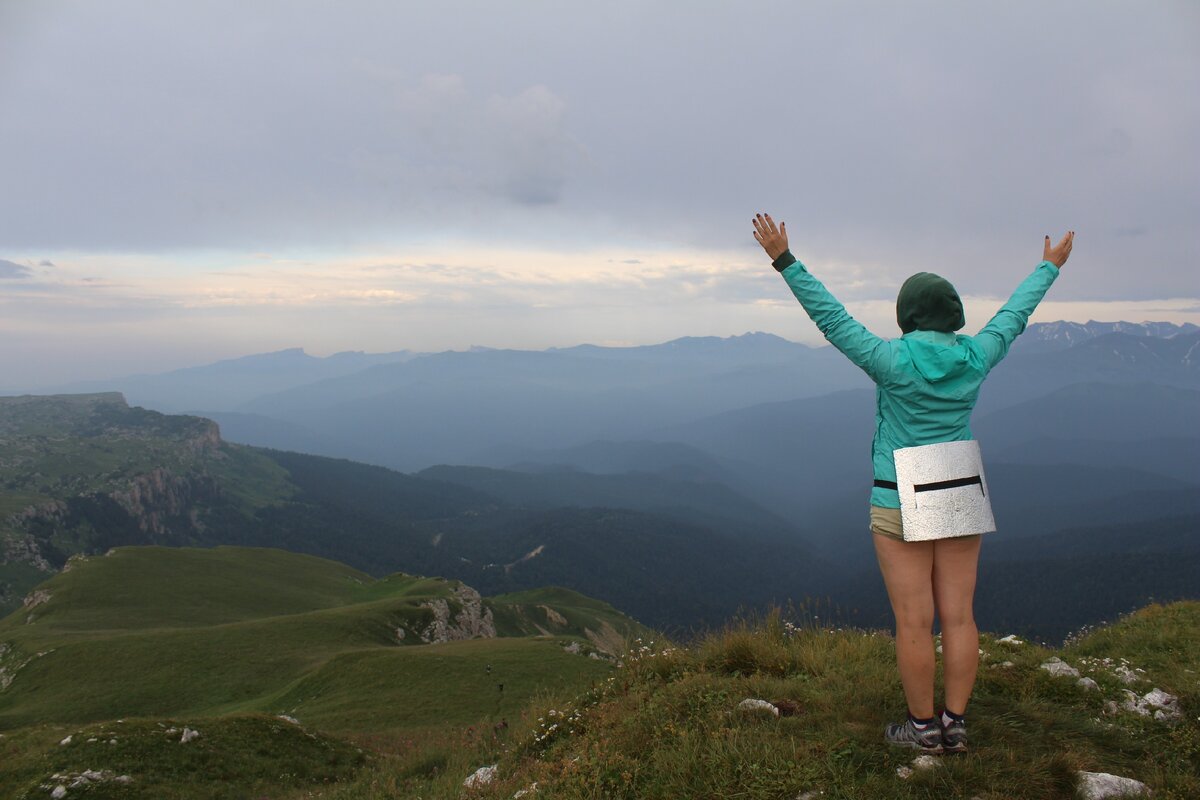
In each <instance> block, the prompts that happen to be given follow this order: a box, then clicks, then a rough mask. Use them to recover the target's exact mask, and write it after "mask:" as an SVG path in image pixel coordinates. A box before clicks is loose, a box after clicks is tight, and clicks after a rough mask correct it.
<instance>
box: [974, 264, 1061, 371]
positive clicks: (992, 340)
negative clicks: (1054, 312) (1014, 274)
mask: <svg viewBox="0 0 1200 800" xmlns="http://www.w3.org/2000/svg"><path fill="white" fill-rule="evenodd" d="M1057 277H1058V267H1056V266H1054V265H1053V264H1051V263H1050V262H1049V261H1043V262H1042V263H1040V264H1038V265H1037V267H1036V268H1035V269H1034V270H1033V274H1032V275H1030V276H1029V277H1028V278H1026V279H1025V280H1023V281H1021V285H1020V286H1018V287H1017V290H1016V291H1015V292H1013V295H1012V297H1010V298H1009V299H1008V302H1007V303H1005V304H1004V306H1003V307H1002V308H1001V309H1000V310H999V311H997V312H996V316H994V317H992V319H991V320H990V321H989V322H988V324H987V325H984V326H983V330H981V331H979V333H978V334H976V335H975V343H976V344H978V345H979V348H980V350H982V352H983V356H984V362H985V364H986V365H987V369H988V371H991V369H992V367H994V366H996V365H997V364H999V363H1000V360H1001V359H1003V358H1004V356H1006V355H1007V354H1008V348H1009V347H1010V346H1011V345H1012V343H1013V340H1014V339H1016V338H1017V336H1019V335H1020V334H1021V332H1022V331H1024V330H1025V323H1026V322H1028V321H1029V315H1030V314H1032V313H1033V310H1034V309H1035V308H1037V305H1038V303H1040V302H1041V301H1042V297H1044V296H1045V294H1046V291H1047V290H1048V289H1049V288H1050V285H1051V284H1052V283H1054V279H1055V278H1057Z"/></svg>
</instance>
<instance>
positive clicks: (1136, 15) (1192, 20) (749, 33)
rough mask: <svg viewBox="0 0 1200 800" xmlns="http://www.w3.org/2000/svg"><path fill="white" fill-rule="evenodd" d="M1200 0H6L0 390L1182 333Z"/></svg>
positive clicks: (0, 30) (1195, 299)
mask: <svg viewBox="0 0 1200 800" xmlns="http://www.w3.org/2000/svg"><path fill="white" fill-rule="evenodd" d="M1197 141H1200V4H1196V3H1192V2H1156V3H1139V4H1134V3H1119V2H1050V3H1043V2H1019V1H1018V2H979V3H969V4H968V3H957V2H954V3H952V2H940V3H934V2H908V3H888V2H844V3H832V2H822V3H816V2H737V3H733V2H728V3H725V2H722V3H716V2H703V0H691V1H690V2H665V1H664V2H654V3H650V2H623V0H610V1H609V2H605V3H574V2H550V1H549V0H547V1H545V2H542V1H535V0H529V1H528V2H517V1H515V0H514V2H508V3H495V2H457V1H456V0H443V2H438V3H426V4H416V3H410V2H354V0H343V1H342V2H321V3H318V2H303V0H292V1H290V2H254V1H253V0H238V2H225V1H224V0H208V1H207V2H204V3H195V2H173V1H171V0H147V1H146V2H128V1H127V0H106V2H104V3H96V2H86V1H84V2H58V1H57V0H38V2H25V0H0V337H2V338H0V341H2V342H3V345H0V391H27V390H36V389H38V388H40V387H46V386H54V385H61V384H65V383H69V382H71V381H74V380H85V379H93V378H106V377H114V376H118V375H123V374H129V373H135V372H157V371H164V370H168V369H173V368H178V367H183V366H191V365H196V364H202V363H207V362H210V361H213V360H217V359H219V358H227V357H234V356H240V355H245V354H249V353H256V352H267V351H272V350H278V349H283V348H288V347H303V348H305V349H306V350H307V351H308V352H310V353H313V354H316V355H326V354H329V353H333V352H337V351H342V350H365V351H369V352H384V351H393V350H402V349H407V350H416V351H437V350H445V349H464V348H466V347H469V346H472V345H480V346H489V347H519V348H535V349H541V348H546V347H553V346H570V345H574V344H578V343H581V342H591V343H597V344H610V345H621V344H646V343H653V342H661V341H666V340H669V339H672V338H675V337H679V336H687V335H697V336H698V335H719V336H729V335H735V334H740V333H744V332H746V331H768V332H771V333H775V334H778V335H780V336H783V337H785V338H788V339H792V340H795V341H803V342H806V343H811V344H817V343H820V342H821V337H820V334H819V332H817V331H816V329H815V327H814V326H813V325H812V323H811V322H810V321H808V319H807V318H806V317H805V316H804V314H803V311H802V309H801V308H800V307H799V306H798V305H797V304H796V302H795V300H794V299H793V298H792V297H791V295H790V292H789V291H788V290H787V287H786V286H785V285H784V283H783V281H782V280H781V279H780V278H779V277H778V276H777V275H776V274H775V272H774V271H773V270H772V269H771V267H770V264H769V262H768V260H767V259H766V258H765V256H764V255H763V254H762V251H761V249H760V248H759V247H758V245H757V244H756V243H755V241H754V239H753V237H752V236H751V231H752V228H751V225H750V220H751V217H752V216H753V214H754V213H755V212H757V211H768V212H770V213H772V214H773V215H774V216H775V218H776V219H781V220H785V221H787V223H788V231H789V234H790V243H791V249H792V250H793V252H794V253H795V254H796V255H797V256H798V257H799V258H800V259H801V260H802V261H804V262H805V264H806V265H807V266H808V267H809V269H810V270H811V271H812V272H813V274H815V275H816V276H817V277H818V278H820V279H821V280H822V281H824V282H825V283H826V284H827V285H828V286H829V287H830V289H831V290H832V291H834V293H835V294H836V295H837V296H838V297H839V298H841V299H842V300H843V301H844V302H845V303H846V305H847V307H848V308H849V309H850V311H851V313H853V314H854V315H855V316H856V317H858V318H859V319H861V320H862V321H863V322H864V323H866V324H867V325H868V326H869V327H870V328H871V329H872V330H874V331H876V332H877V333H879V334H880V335H883V336H895V335H898V334H899V331H898V330H897V328H896V323H895V314H894V299H895V294H896V290H897V289H898V287H899V285H900V284H901V283H902V282H903V280H904V278H905V277H907V276H908V275H909V274H911V273H913V272H917V271H922V270H927V271H934V272H938V273H940V274H943V275H945V276H946V277H948V278H950V280H952V281H953V282H954V283H955V285H956V286H957V287H958V288H959V290H960V292H961V293H962V295H963V296H964V300H965V302H966V305H967V315H968V316H967V329H966V332H973V331H974V330H977V329H978V328H979V327H982V325H983V324H984V323H985V322H986V320H987V317H988V316H990V314H991V313H993V312H994V311H995V310H996V309H997V308H998V307H999V306H1000V305H1001V304H1002V303H1003V301H1004V299H1005V298H1006V297H1007V294H1008V293H1009V292H1011V291H1012V289H1013V288H1014V287H1015V286H1016V284H1017V283H1018V282H1019V281H1020V280H1021V279H1022V278H1023V277H1024V276H1025V275H1026V274H1027V273H1028V272H1029V271H1031V270H1032V268H1033V267H1034V266H1035V265H1036V264H1037V263H1038V261H1039V260H1040V258H1041V254H1042V242H1043V236H1044V235H1046V234H1050V235H1052V236H1053V237H1055V238H1057V237H1058V236H1060V235H1061V234H1062V233H1063V232H1064V231H1066V230H1068V229H1071V230H1074V231H1076V242H1075V248H1074V252H1073V254H1072V256H1071V260H1070V262H1069V263H1068V264H1067V266H1066V268H1065V269H1064V270H1063V274H1062V276H1061V277H1060V279H1059V280H1058V282H1057V283H1056V284H1055V285H1054V287H1053V288H1052V290H1051V292H1050V294H1049V295H1048V297H1047V300H1046V301H1045V302H1044V303H1043V306H1042V307H1041V308H1039V310H1038V312H1037V314H1036V315H1035V317H1034V320H1035V321H1039V320H1040V321H1048V320H1054V319H1072V320H1076V321H1086V320H1088V319H1100V320H1117V319H1125V320H1130V321H1134V322H1140V321H1145V320H1167V321H1173V322H1196V323H1200V280H1198V279H1197V274H1198V273H1197V264H1198V257H1200V235H1198V234H1197V225H1196V223H1197V221H1198V220H1200V156H1197V148H1196V146H1195V142H1197Z"/></svg>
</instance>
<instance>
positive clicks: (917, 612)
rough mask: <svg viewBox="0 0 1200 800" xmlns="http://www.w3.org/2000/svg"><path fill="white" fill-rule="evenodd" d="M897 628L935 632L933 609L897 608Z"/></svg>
mask: <svg viewBox="0 0 1200 800" xmlns="http://www.w3.org/2000/svg"><path fill="white" fill-rule="evenodd" d="M896 628H897V630H903V631H908V632H911V633H929V634H932V633H933V611H932V610H929V611H926V610H925V609H897V610H896Z"/></svg>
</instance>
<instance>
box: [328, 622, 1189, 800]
mask: <svg viewBox="0 0 1200 800" xmlns="http://www.w3.org/2000/svg"><path fill="white" fill-rule="evenodd" d="M981 645H982V648H983V650H984V653H985V655H984V657H983V661H982V663H981V667H980V671H979V678H978V681H977V684H976V689H975V694H974V696H973V699H972V703H971V707H970V709H969V710H968V718H969V724H970V733H971V748H972V749H971V752H970V753H968V754H967V755H963V756H946V757H942V758H941V759H939V764H940V766H939V767H937V768H935V769H932V770H929V771H918V772H916V773H915V774H914V775H913V776H912V777H911V778H909V779H901V778H899V777H898V776H897V772H896V770H897V767H900V766H905V765H908V764H910V762H911V761H912V759H913V756H914V755H915V753H914V752H913V751H911V750H902V749H900V750H896V749H890V748H889V747H888V746H886V745H885V744H884V742H883V741H882V736H881V734H882V730H883V727H884V725H885V724H886V723H888V722H890V721H893V720H895V719H898V718H900V717H902V715H903V713H904V701H903V695H902V692H901V690H900V686H899V679H898V677H897V674H896V671H895V649H894V644H893V641H892V639H891V637H890V636H887V635H885V634H881V633H871V632H867V631H860V630H828V629H813V628H807V629H800V630H799V631H797V632H795V633H790V632H788V631H787V630H786V629H785V628H784V626H782V625H781V624H779V621H778V619H770V618H768V620H766V621H765V622H764V623H762V624H756V625H746V626H734V627H731V628H730V629H728V630H726V631H725V632H723V633H720V634H714V635H713V636H711V637H710V638H708V639H707V640H705V641H703V642H700V643H698V644H697V645H696V646H694V647H692V648H689V649H686V650H679V649H671V648H661V645H660V646H652V647H649V648H648V649H647V650H645V651H643V652H642V654H641V655H640V656H636V655H635V657H633V658H631V659H630V660H629V662H628V663H627V665H626V666H625V667H624V668H623V669H621V670H620V671H618V673H617V674H616V675H614V676H613V679H612V680H611V681H607V682H605V684H603V686H602V688H600V689H599V690H596V691H592V692H589V693H585V694H583V695H580V696H578V697H577V698H576V699H575V700H574V701H572V702H571V703H569V704H557V705H554V704H552V703H550V702H546V703H542V704H539V705H536V706H534V707H533V708H532V709H531V713H530V714H529V715H527V717H528V722H527V723H525V724H523V725H522V726H521V727H520V729H518V730H515V731H514V739H513V741H512V743H511V745H504V746H489V747H483V748H478V749H476V750H475V751H473V752H470V751H464V752H462V753H459V754H452V753H446V752H442V753H440V755H439V754H438V752H437V751H434V752H433V753H428V752H427V753H424V754H422V755H419V756H418V755H412V756H409V757H407V758H402V759H399V760H397V761H393V762H387V763H384V764H381V765H380V766H379V767H378V768H377V769H374V770H372V771H371V772H370V773H369V774H370V782H367V781H366V780H363V779H360V780H357V781H355V782H353V783H351V784H350V785H347V786H343V787H340V788H335V789H331V790H330V791H329V792H327V793H321V794H320V795H318V796H320V797H324V798H329V800H349V799H350V798H355V800H360V799H365V800H375V799H376V798H384V797H394V796H402V797H423V798H459V797H462V796H464V793H463V789H462V780H463V778H464V777H465V776H466V775H469V774H470V773H471V772H472V771H474V770H475V769H476V768H477V767H479V766H481V765H484V764H493V763H498V764H499V778H498V780H497V781H496V782H495V783H494V784H492V785H490V786H487V787H483V788H479V789H475V790H473V791H470V792H467V793H466V795H465V796H468V797H471V798H480V799H483V798H489V799H493V798H494V799H495V800H499V799H500V798H506V799H507V798H510V797H512V796H513V795H514V793H515V792H516V791H518V790H520V789H523V788H527V787H529V786H530V785H531V784H532V783H533V782H535V781H536V782H537V784H538V795H537V796H546V797H554V798H564V799H565V800H573V799H574V798H601V797H603V798H631V799H632V798H639V799H641V798H644V799H646V800H651V799H653V798H664V800H665V798H681V797H688V798H745V799H746V800H753V799H755V798H762V799H763V800H768V799H770V800H777V799H778V798H793V797H796V796H797V795H798V794H800V793H802V792H806V791H810V790H820V791H821V792H823V794H822V795H821V797H822V799H823V800H824V798H831V799H832V798H864V799H865V798H939V799H940V798H964V800H965V799H966V798H975V797H978V798H982V799H983V800H1000V799H1001V798H1004V800H1011V799H1020V798H1029V799H1030V800H1033V799H1035V798H1036V799H1037V800H1042V799H1043V798H1074V797H1075V796H1076V795H1075V791H1076V784H1077V777H1076V771H1077V770H1087V771H1094V772H1109V773H1114V774H1118V775H1123V776H1128V777H1132V778H1136V779H1139V780H1142V781H1144V782H1145V783H1147V784H1148V785H1150V787H1151V788H1152V789H1153V790H1154V792H1155V797H1158V798H1170V799H1173V800H1184V798H1194V797H1198V796H1200V769H1198V767H1197V765H1198V764H1200V721H1198V713H1200V681H1198V673H1200V603H1195V602H1182V603H1175V604H1171V605H1168V606H1149V607H1147V608H1145V609H1142V610H1141V611H1139V612H1137V613H1135V614H1133V615H1131V616H1129V617H1127V618H1125V619H1123V620H1121V621H1120V622H1118V623H1116V624H1114V625H1112V626H1109V627H1107V628H1104V629H1101V630H1098V631H1095V632H1092V633H1090V634H1088V635H1086V636H1082V637H1080V638H1078V639H1077V640H1075V641H1073V642H1071V643H1070V644H1069V645H1068V646H1067V647H1065V648H1063V649H1060V650H1052V649H1045V648H1041V647H1038V646H1036V645H1030V644H1024V645H1018V646H1012V645H1006V644H1001V643H999V642H998V641H997V638H996V637H993V636H989V635H985V636H984V637H983V641H982V642H981ZM1053 655H1058V656H1059V657H1061V658H1063V659H1064V660H1066V661H1067V662H1068V663H1071V664H1072V665H1074V666H1076V667H1078V668H1080V669H1081V671H1082V672H1083V674H1084V675H1090V676H1091V677H1093V678H1094V679H1095V680H1096V681H1097V682H1098V683H1099V685H1100V690H1099V691H1091V692H1089V691H1087V690H1085V689H1084V688H1081V687H1079V686H1077V685H1076V683H1075V680H1074V679H1071V678H1060V677H1054V676H1051V675H1050V674H1049V673H1047V672H1046V671H1044V670H1042V669H1040V668H1039V665H1040V664H1041V663H1043V662H1044V661H1045V660H1046V659H1048V658H1049V657H1051V656H1053ZM1104 658H1108V659H1111V662H1112V665H1116V664H1118V663H1120V659H1127V660H1128V662H1129V663H1131V664H1132V665H1134V666H1136V667H1140V668H1142V669H1144V670H1145V672H1144V674H1143V679H1142V680H1140V681H1139V682H1138V683H1136V684H1135V685H1133V686H1132V687H1130V688H1132V689H1135V690H1137V692H1138V693H1139V694H1144V693H1145V692H1147V691H1149V690H1150V689H1151V688H1154V687H1157V688H1161V689H1164V690H1167V691H1169V692H1172V693H1174V694H1176V695H1178V696H1179V698H1180V701H1181V704H1182V708H1183V720H1182V721H1181V722H1180V723H1178V724H1177V725H1175V726H1173V727H1172V726H1168V725H1166V724H1164V723H1162V722H1159V721H1155V720H1153V719H1148V718H1145V717H1140V716H1137V715H1135V714H1132V713H1129V712H1121V713H1118V714H1117V715H1115V716H1107V715H1105V714H1104V713H1103V711H1102V708H1103V704H1104V702H1105V700H1106V699H1118V700H1119V699H1120V698H1121V691H1122V690H1123V689H1124V688H1125V685H1124V684H1122V683H1121V682H1120V681H1119V680H1118V678H1117V677H1116V675H1115V674H1114V672H1113V669H1112V666H1110V665H1106V664H1105V663H1104V662H1103V661H1102V660H1101V659H1104ZM1005 661H1011V662H1013V663H1012V666H1000V664H1002V663H1003V662H1005ZM939 680H940V677H939ZM939 693H940V690H939ZM747 697H755V698H765V699H768V700H780V699H788V700H791V701H793V702H795V703H796V704H798V705H799V707H800V709H801V711H800V713H799V714H798V715H796V716H791V717H780V718H778V719H776V718H771V717H762V716H754V715H748V714H745V713H743V712H738V711H736V706H737V704H738V702H740V701H741V700H742V699H743V698H747ZM538 717H540V718H541V719H542V722H540V723H539V722H538ZM551 726H555V727H553V728H552V727H551ZM431 764H434V765H436V766H437V767H438V769H437V770H434V769H431V768H430V765H431Z"/></svg>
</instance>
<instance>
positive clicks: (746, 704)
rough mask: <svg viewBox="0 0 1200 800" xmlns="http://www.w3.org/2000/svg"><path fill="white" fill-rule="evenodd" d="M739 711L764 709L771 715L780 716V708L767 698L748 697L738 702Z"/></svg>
mask: <svg viewBox="0 0 1200 800" xmlns="http://www.w3.org/2000/svg"><path fill="white" fill-rule="evenodd" d="M737 708H738V711H750V712H755V711H764V712H766V713H768V714H770V715H771V716H774V717H778V716H779V709H778V708H777V707H776V706H775V704H774V703H768V702H767V701H766V700H758V699H755V698H753V697H747V698H746V699H745V700H743V701H742V702H740V703H738V706H737Z"/></svg>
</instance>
